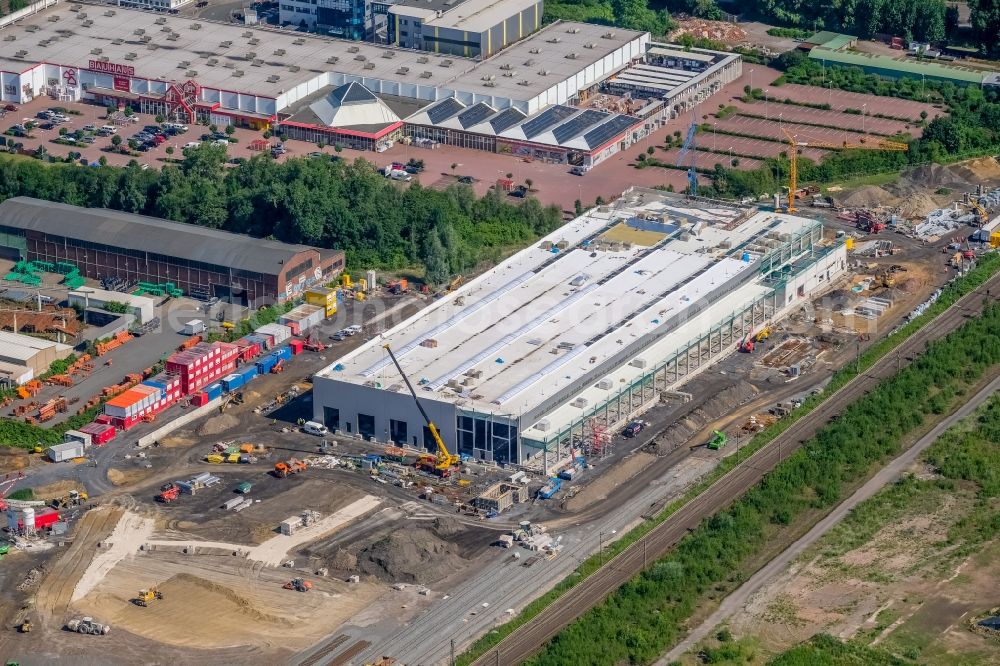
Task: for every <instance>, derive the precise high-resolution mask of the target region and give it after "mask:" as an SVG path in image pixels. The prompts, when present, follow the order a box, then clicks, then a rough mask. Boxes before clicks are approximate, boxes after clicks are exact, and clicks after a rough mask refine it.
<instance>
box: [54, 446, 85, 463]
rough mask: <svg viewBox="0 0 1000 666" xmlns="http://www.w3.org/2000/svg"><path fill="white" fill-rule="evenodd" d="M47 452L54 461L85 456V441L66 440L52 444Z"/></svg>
mask: <svg viewBox="0 0 1000 666" xmlns="http://www.w3.org/2000/svg"><path fill="white" fill-rule="evenodd" d="M46 454H47V455H48V457H49V460H51V461H52V462H65V461H67V460H72V459H73V458H82V457H83V442H66V443H64V444H56V445H54V446H50V447H49V449H48V451H46Z"/></svg>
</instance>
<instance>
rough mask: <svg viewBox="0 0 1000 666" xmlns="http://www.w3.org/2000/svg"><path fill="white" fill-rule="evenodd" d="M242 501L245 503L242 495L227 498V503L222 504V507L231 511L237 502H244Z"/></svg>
mask: <svg viewBox="0 0 1000 666" xmlns="http://www.w3.org/2000/svg"><path fill="white" fill-rule="evenodd" d="M242 503H243V498H242V497H234V498H232V499H228V500H226V503H225V504H223V505H222V508H223V509H225V510H226V511H229V510H230V509H232V508H233V507H234V506H236V505H237V504H242Z"/></svg>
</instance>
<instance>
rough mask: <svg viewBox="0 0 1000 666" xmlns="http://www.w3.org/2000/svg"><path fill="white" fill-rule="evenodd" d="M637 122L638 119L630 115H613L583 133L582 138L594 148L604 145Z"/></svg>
mask: <svg viewBox="0 0 1000 666" xmlns="http://www.w3.org/2000/svg"><path fill="white" fill-rule="evenodd" d="M637 122H639V119H638V118H633V117H632V116H615V117H614V118H612V119H611V120H609V121H608V122H606V123H603V124H601V125H598V126H597V127H595V128H594V129H592V130H590V131H589V132H587V133H586V134H584V135H583V140H584V141H585V142H586V144H587V145H588V146H589V147H591V148H596V147H597V146H601V145H604V144H605V143H607V142H608V141H610V140H611V139H613V138H615V136H617V135H618V134H621V133H622V132H624V131H625V130H627V129H628V128H630V127H632V126H633V125H635V124H636V123H637Z"/></svg>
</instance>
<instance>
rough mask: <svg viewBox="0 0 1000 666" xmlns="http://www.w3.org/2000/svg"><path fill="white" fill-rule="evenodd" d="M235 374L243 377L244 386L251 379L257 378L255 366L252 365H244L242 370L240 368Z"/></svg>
mask: <svg viewBox="0 0 1000 666" xmlns="http://www.w3.org/2000/svg"><path fill="white" fill-rule="evenodd" d="M236 374H238V375H240V376H241V377H243V383H244V384H246V383H247V382H249V381H250V380H251V379H253V378H254V377H256V376H257V374H258V373H257V366H256V365H253V364H250V365H244V366H243V367H242V368H240V369H239V370H237V371H236Z"/></svg>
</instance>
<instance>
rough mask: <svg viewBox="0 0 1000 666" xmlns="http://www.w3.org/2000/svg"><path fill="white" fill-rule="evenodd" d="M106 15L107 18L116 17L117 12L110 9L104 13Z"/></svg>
mask: <svg viewBox="0 0 1000 666" xmlns="http://www.w3.org/2000/svg"><path fill="white" fill-rule="evenodd" d="M104 15H105V16H114V15H115V10H113V9H109V10H108V11H106V12H104Z"/></svg>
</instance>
